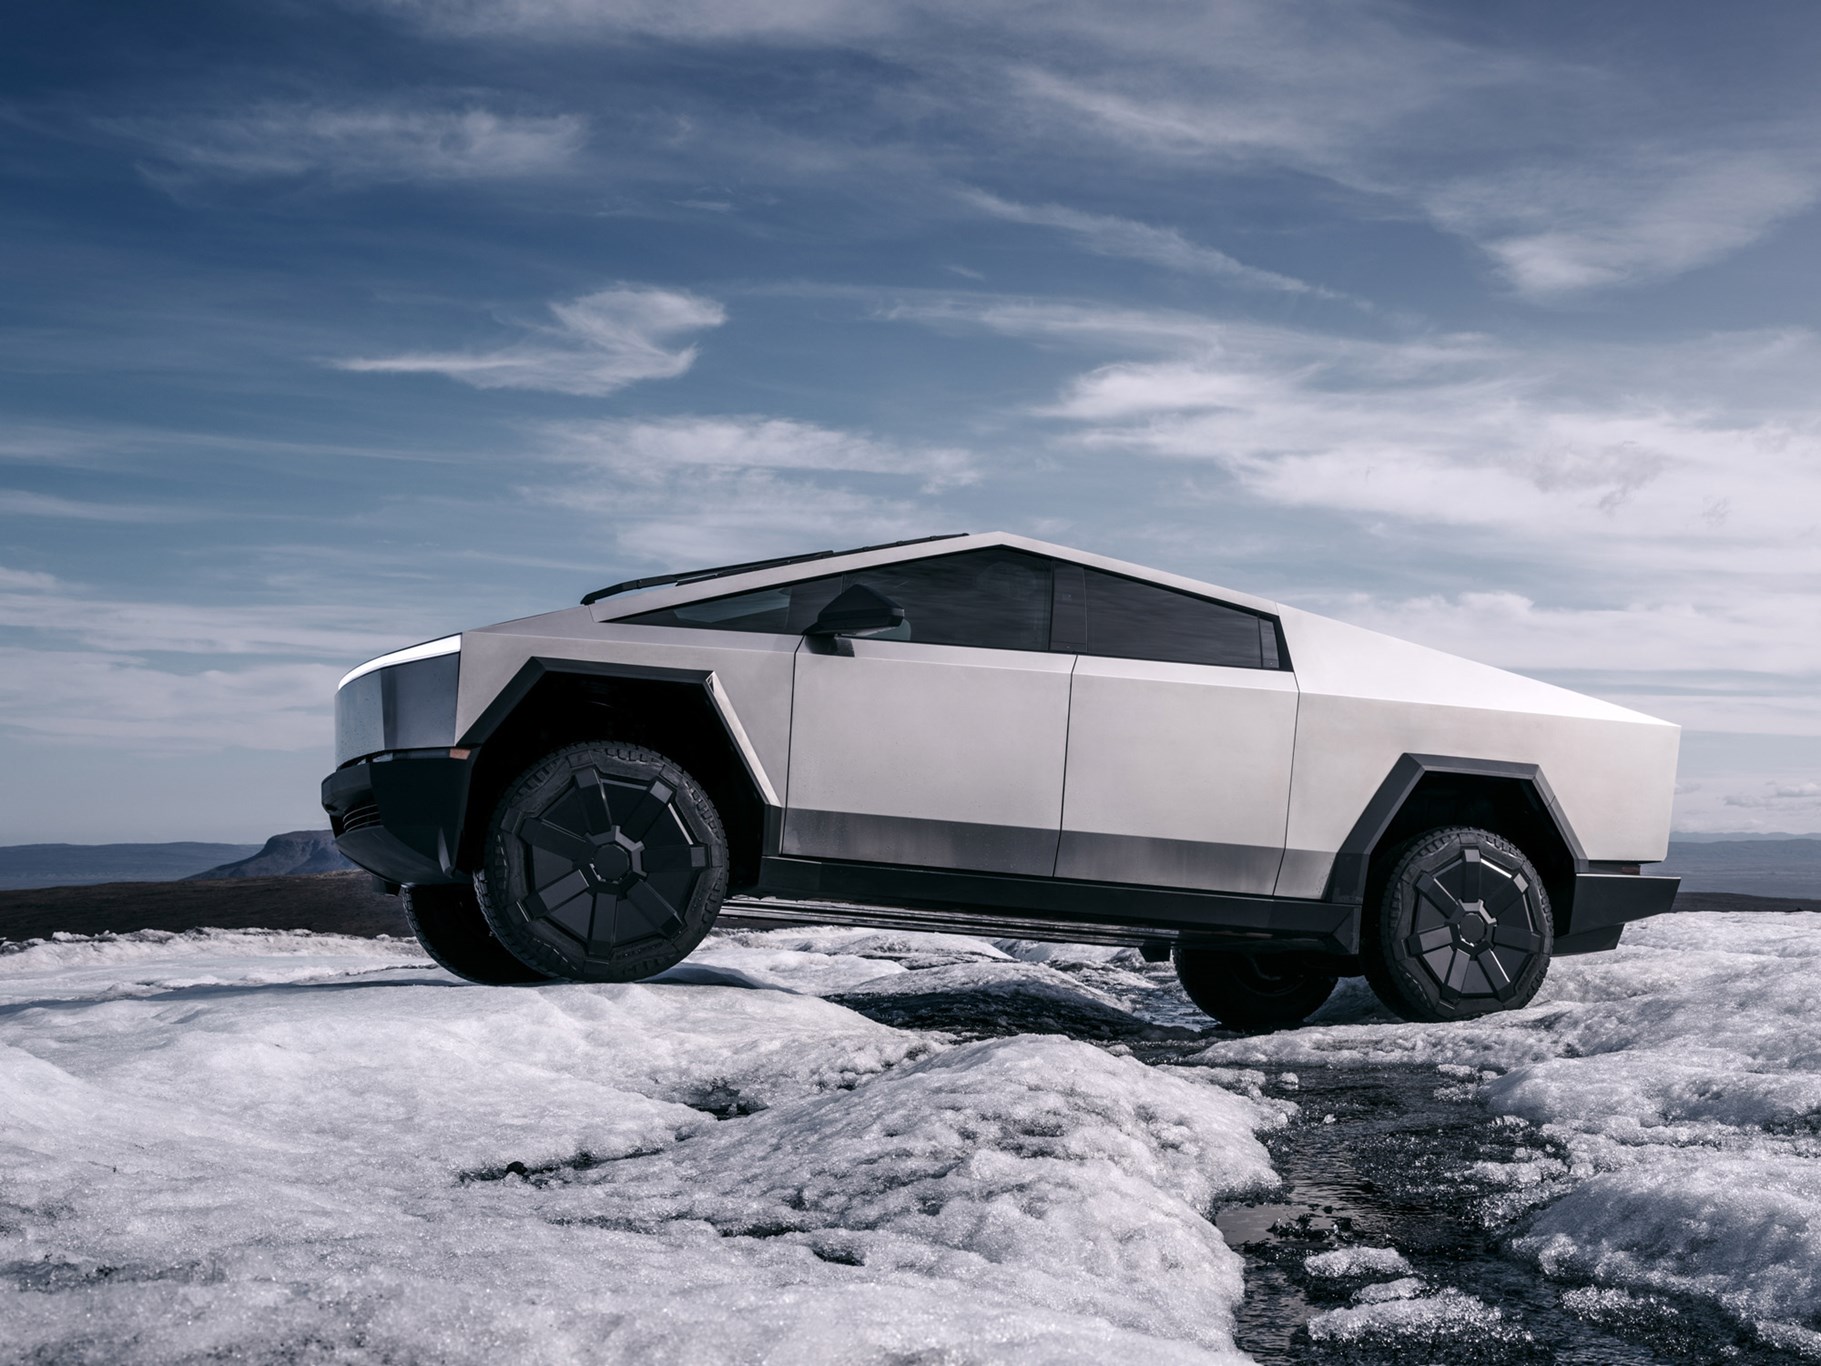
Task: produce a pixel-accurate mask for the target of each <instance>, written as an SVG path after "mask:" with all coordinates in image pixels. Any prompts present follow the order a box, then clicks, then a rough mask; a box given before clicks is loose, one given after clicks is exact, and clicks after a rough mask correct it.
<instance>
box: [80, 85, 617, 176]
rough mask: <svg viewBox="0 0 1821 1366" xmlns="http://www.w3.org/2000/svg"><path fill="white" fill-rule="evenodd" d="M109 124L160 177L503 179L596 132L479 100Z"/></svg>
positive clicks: (299, 107)
mask: <svg viewBox="0 0 1821 1366" xmlns="http://www.w3.org/2000/svg"><path fill="white" fill-rule="evenodd" d="M101 126H102V127H103V129H104V130H105V131H107V132H110V133H112V134H114V135H116V136H119V137H124V138H126V139H128V140H130V141H132V142H135V143H138V144H139V145H141V146H142V147H143V148H144V149H145V150H146V152H147V154H148V155H149V157H150V158H151V160H150V162H148V164H147V170H148V173H150V174H152V175H153V176H154V178H163V177H169V176H172V175H176V176H178V177H179V178H190V179H198V178H207V179H225V180H267V179H276V178H285V177H295V176H307V175H322V176H326V177H328V178H330V179H333V180H344V181H357V182H372V181H413V180H420V181H451V180H496V179H512V178H517V177H523V176H531V175H543V174H548V173H550V172H552V171H555V170H559V169H561V168H562V167H564V166H567V165H568V164H569V163H570V162H571V161H572V160H573V159H574V158H575V157H576V155H577V154H578V153H579V152H580V151H581V150H582V148H583V147H584V145H585V144H586V142H587V139H588V122H587V120H586V119H584V118H582V117H581V116H579V115H575V114H554V115H527V114H501V113H496V112H494V111H492V110H489V109H483V108H479V107H473V106H470V107H466V108H412V107H408V106H390V105H386V106H369V107H365V108H360V107H352V108H351V107H345V106H341V105H329V104H264V105H259V106H256V107H253V108H250V109H245V110H239V111H233V112H222V113H211V114H206V115H195V116H190V117H184V118H121V119H112V120H107V121H105V122H104V123H103V124H102V125H101Z"/></svg>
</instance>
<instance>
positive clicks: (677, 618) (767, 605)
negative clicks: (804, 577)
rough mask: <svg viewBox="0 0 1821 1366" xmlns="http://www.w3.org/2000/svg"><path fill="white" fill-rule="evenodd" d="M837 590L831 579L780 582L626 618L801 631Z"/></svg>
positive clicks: (736, 628) (717, 627)
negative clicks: (753, 589)
mask: <svg viewBox="0 0 1821 1366" xmlns="http://www.w3.org/2000/svg"><path fill="white" fill-rule="evenodd" d="M839 591H840V584H839V582H838V581H837V580H834V579H811V580H809V581H807V582H805V583H782V584H779V585H778V586H777V587H775V588H761V589H758V590H757V591H755V592H751V593H736V594H734V595H733V596H732V597H727V598H707V599H705V600H703V601H701V602H685V603H682V604H680V605H678V606H676V607H665V608H661V609H659V610H658V611H656V612H641V613H640V614H639V615H638V616H636V617H627V618H626V619H625V620H626V621H627V622H629V623H631V624H633V625H635V626H694V627H696V628H698V629H701V630H710V631H761V632H768V633H771V634H774V635H792V634H801V633H802V631H803V629H804V628H805V627H806V626H808V625H809V623H810V622H812V621H814V620H815V619H816V613H818V612H820V611H821V610H822V608H823V605H824V604H826V603H828V602H829V601H830V600H832V599H833V597H834V596H835V594H836V593H837V592H839Z"/></svg>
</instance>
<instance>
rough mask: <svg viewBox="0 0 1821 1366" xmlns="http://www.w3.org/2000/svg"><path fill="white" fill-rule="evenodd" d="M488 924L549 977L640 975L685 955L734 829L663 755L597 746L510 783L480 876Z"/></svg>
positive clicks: (711, 901) (711, 912)
mask: <svg viewBox="0 0 1821 1366" xmlns="http://www.w3.org/2000/svg"><path fill="white" fill-rule="evenodd" d="M475 889H476V891H477V892H478V894H479V898H480V905H481V910H482V912H483V913H484V914H485V915H486V917H487V923H488V924H489V925H490V926H491V927H492V929H493V932H494V934H495V935H497V936H498V937H499V939H500V942H501V943H503V944H504V945H505V946H506V947H507V948H509V949H511V950H512V952H513V953H514V954H515V955H516V956H517V957H519V958H522V959H523V960H524V961H525V962H527V963H530V964H532V965H534V966H535V967H537V968H539V969H541V970H543V971H544V972H546V973H548V974H550V975H551V976H554V977H568V978H573V979H575V980H577V981H584V982H634V981H637V980H639V979H640V978H642V977H650V976H652V975H653V974H654V973H659V972H662V971H664V969H666V968H668V967H672V966H674V965H675V964H677V963H679V962H681V961H682V960H683V959H684V958H686V957H688V956H689V953H690V951H691V950H693V949H694V948H695V946H696V945H697V944H699V943H700V942H701V940H702V936H703V935H705V934H707V933H708V929H709V927H710V926H711V925H713V924H714V918H715V915H716V913H717V912H718V911H719V910H720V909H721V901H722V899H723V898H724V897H725V896H726V895H727V836H726V834H725V832H724V831H723V829H722V826H721V818H720V816H719V814H717V813H716V811H715V808H714V803H713V802H711V801H710V800H709V799H708V794H707V793H706V792H705V791H704V790H703V789H702V785H701V784H700V783H698V782H697V781H696V780H695V779H694V778H693V777H691V776H690V775H689V774H688V773H686V772H685V771H684V770H683V769H682V768H680V767H679V766H678V765H676V764H675V763H673V762H672V761H671V760H669V759H667V758H665V757H664V756H663V755H662V754H658V753H657V752H655V751H653V750H649V749H645V748H643V747H642V746H639V745H629V744H620V743H616V742H612V741H592V742H589V743H586V744H579V745H570V746H569V747H567V748H566V749H560V750H558V751H557V752H556V753H555V754H552V755H550V756H549V757H548V758H545V759H542V760H540V761H539V762H537V763H535V764H533V765H532V766H531V767H530V768H529V769H527V770H526V771H525V772H524V773H523V774H521V775H520V776H519V778H518V780H517V781H515V782H514V783H512V785H511V786H509V787H508V788H507V789H506V792H505V795H504V796H503V797H501V798H500V802H499V805H498V807H497V808H496V809H495V810H494V813H493V820H492V823H491V824H490V825H489V827H488V830H487V843H486V852H485V858H484V860H483V868H482V871H481V873H480V874H479V875H477V876H476V878H475Z"/></svg>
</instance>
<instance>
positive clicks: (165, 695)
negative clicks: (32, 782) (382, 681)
mask: <svg viewBox="0 0 1821 1366" xmlns="http://www.w3.org/2000/svg"><path fill="white" fill-rule="evenodd" d="M338 676H339V674H338V669H337V667H336V666H333V665H326V664H302V663H288V664H281V663H267V664H253V665H247V666H244V667H240V668H234V669H220V668H216V669H204V670H201V671H199V672H180V671H177V670H174V669H162V668H158V667H155V666H153V665H152V664H150V663H148V662H147V661H146V660H145V659H143V658H141V657H138V656H135V655H131V654H124V653H120V652H117V651H99V650H38V649H28V648H22V647H18V646H6V645H0V727H4V728H5V729H7V730H11V731H15V732H20V733H23V734H26V735H36V736H44V737H50V738H54V739H57V740H61V741H65V742H71V743H77V744H84V745H97V744H105V745H108V746H110V747H113V748H115V749H117V750H126V751H131V752H138V753H149V754H168V753H186V752H188V753H202V754H209V753H219V752H220V751H221V750H222V749H224V748H225V747H227V746H240V747H244V748H246V749H253V750H281V751H298V750H310V749H322V748H326V747H327V746H328V744H329V742H330V740H331V739H332V737H333V734H334V729H333V728H334V720H333V709H332V705H331V702H332V699H333V697H334V695H335V682H336V679H337V677H338ZM47 679H54V680H55V686H54V687H47V686H46V680H47Z"/></svg>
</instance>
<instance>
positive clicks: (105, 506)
mask: <svg viewBox="0 0 1821 1366" xmlns="http://www.w3.org/2000/svg"><path fill="white" fill-rule="evenodd" d="M194 515H195V514H194V513H192V512H190V511H188V510H186V509H184V508H176V507H168V506H154V505H150V504H143V503H90V502H84V501H81V500H79V499H75V498H60V497H58V496H57V495H55V494H50V493H32V492H29V491H27V490H25V489H0V517H57V518H69V519H73V520H76V521H87V522H171V521H179V520H182V519H184V518H187V517H191V516H194Z"/></svg>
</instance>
